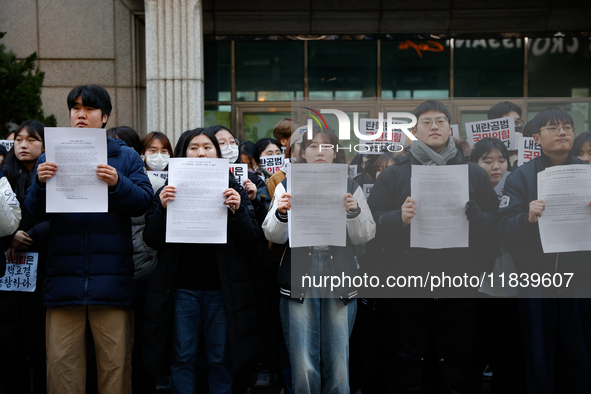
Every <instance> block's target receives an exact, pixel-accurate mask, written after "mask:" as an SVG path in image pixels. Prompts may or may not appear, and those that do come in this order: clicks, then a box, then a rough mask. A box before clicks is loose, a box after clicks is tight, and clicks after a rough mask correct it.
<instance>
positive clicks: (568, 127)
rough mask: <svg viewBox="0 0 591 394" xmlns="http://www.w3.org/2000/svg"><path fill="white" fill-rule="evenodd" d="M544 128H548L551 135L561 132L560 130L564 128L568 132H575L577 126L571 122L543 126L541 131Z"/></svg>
mask: <svg viewBox="0 0 591 394" xmlns="http://www.w3.org/2000/svg"><path fill="white" fill-rule="evenodd" d="M542 130H548V133H550V135H554V136H556V135H558V134H559V133H560V130H564V132H565V133H566V134H574V133H575V128H574V126H573V125H570V124H565V125H561V126H555V125H553V126H548V127H543V128H541V129H540V131H542Z"/></svg>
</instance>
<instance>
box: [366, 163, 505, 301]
mask: <svg viewBox="0 0 591 394" xmlns="http://www.w3.org/2000/svg"><path fill="white" fill-rule="evenodd" d="M394 161H395V165H393V166H390V167H388V168H387V169H386V170H384V171H383V172H382V173H381V174H380V176H379V177H378V179H377V180H376V183H375V184H374V187H373V189H372V191H371V194H370V196H369V200H368V204H369V207H370V209H371V211H372V213H373V217H374V220H375V222H376V225H377V236H376V239H375V240H374V242H373V245H372V246H373V247H378V248H381V249H383V254H382V256H384V257H383V258H384V259H385V261H383V262H381V263H378V264H379V265H381V266H382V267H383V268H384V270H385V271H386V272H387V273H388V274H389V275H407V276H408V275H421V276H422V277H423V278H426V277H427V274H430V275H431V276H433V275H441V274H442V273H445V275H448V276H453V275H460V276H462V277H463V276H464V274H467V275H468V276H472V275H479V274H480V272H481V271H483V270H484V269H486V268H488V267H492V265H493V263H494V260H495V257H496V255H497V252H498V243H497V242H494V241H493V240H494V239H495V234H496V229H497V223H498V221H497V207H498V205H499V202H498V201H499V200H498V198H497V194H496V193H495V191H494V189H493V187H492V184H491V182H490V180H489V178H488V175H487V174H486V172H485V171H484V169H482V168H481V167H479V166H478V165H477V164H475V163H472V162H470V161H468V160H467V159H466V158H464V156H463V155H462V153H461V152H459V151H458V154H457V155H456V156H455V157H454V158H453V159H451V160H450V161H449V162H448V163H447V165H459V164H468V177H469V193H470V194H469V197H470V200H474V201H476V203H477V205H478V206H479V207H480V209H481V210H482V212H483V214H484V217H485V225H484V228H483V229H481V230H474V229H473V228H472V227H470V233H469V245H470V246H469V247H468V248H448V249H425V248H411V247H410V226H412V225H413V223H412V221H411V224H410V226H406V227H404V226H403V225H402V217H401V206H402V205H403V204H404V201H405V200H406V198H407V197H409V196H410V195H411V190H410V177H411V165H421V163H420V162H419V161H418V160H416V159H415V158H414V156H412V155H410V154H408V155H406V156H398V157H396V158H395V160H394ZM391 291H393V292H397V291H403V293H404V295H411V293H412V295H413V296H416V297H450V296H451V297H455V296H459V295H464V296H470V295H473V296H476V295H477V294H478V290H477V289H476V288H465V289H461V290H460V289H455V290H454V291H449V289H445V290H444V289H440V290H438V291H436V292H431V291H430V288H429V285H428V286H427V288H426V289H416V288H415V289H413V288H404V289H399V288H393V289H392V290H391ZM460 292H461V293H462V294H460ZM401 296H402V294H401Z"/></svg>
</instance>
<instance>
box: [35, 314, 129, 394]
mask: <svg viewBox="0 0 591 394" xmlns="http://www.w3.org/2000/svg"><path fill="white" fill-rule="evenodd" d="M87 319H88V322H89V325H90V329H91V332H92V337H93V338H94V343H95V352H96V364H97V375H98V386H99V387H98V389H99V390H98V391H99V393H100V394H129V393H131V351H132V348H133V311H132V309H131V307H129V308H124V307H112V306H68V307H58V308H47V316H46V321H45V325H46V339H47V392H48V393H49V394H83V393H84V392H85V391H86V320H87Z"/></svg>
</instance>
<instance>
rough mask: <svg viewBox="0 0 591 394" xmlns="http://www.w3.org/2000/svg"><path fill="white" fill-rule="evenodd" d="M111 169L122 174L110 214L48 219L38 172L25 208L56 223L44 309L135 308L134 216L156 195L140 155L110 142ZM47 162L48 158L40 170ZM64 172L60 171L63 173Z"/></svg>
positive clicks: (112, 189)
mask: <svg viewBox="0 0 591 394" xmlns="http://www.w3.org/2000/svg"><path fill="white" fill-rule="evenodd" d="M107 158H108V164H109V165H110V166H112V167H114V168H115V169H117V173H118V175H119V181H118V183H117V185H116V186H114V187H109V210H108V212H106V213H58V214H46V212H45V211H46V209H45V202H46V189H45V184H44V183H41V182H39V179H38V178H37V175H36V173H35V181H34V182H33V183H32V185H31V187H30V188H29V191H28V192H27V195H26V197H25V209H26V210H27V211H28V212H29V213H30V214H31V215H32V216H33V217H34V218H36V219H37V220H38V221H42V220H47V219H49V218H51V237H50V239H49V246H48V259H47V269H46V274H47V275H46V278H45V280H44V283H43V289H44V301H45V302H44V305H45V306H47V307H60V306H72V305H106V306H130V305H131V300H132V297H133V293H134V287H135V281H134V278H133V271H134V266H133V245H132V240H131V217H135V216H141V215H143V214H144V213H145V212H146V210H147V209H148V207H149V205H150V201H151V200H152V196H153V195H154V192H153V190H152V186H151V185H150V181H149V179H148V176H147V175H146V170H145V168H144V163H143V161H142V159H141V158H140V156H139V155H138V154H137V153H136V152H135V151H134V150H133V149H131V148H129V147H128V146H126V145H125V143H124V142H123V141H121V140H116V139H112V138H107ZM44 162H45V154H43V155H41V157H39V160H37V166H39V164H41V163H44ZM58 171H59V169H58Z"/></svg>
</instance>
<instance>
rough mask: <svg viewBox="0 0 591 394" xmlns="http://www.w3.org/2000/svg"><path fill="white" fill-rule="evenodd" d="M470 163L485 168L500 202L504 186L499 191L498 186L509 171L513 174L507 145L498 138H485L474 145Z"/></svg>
mask: <svg viewBox="0 0 591 394" xmlns="http://www.w3.org/2000/svg"><path fill="white" fill-rule="evenodd" d="M470 161H472V162H473V163H476V164H478V165H479V166H480V167H482V168H484V170H485V171H486V174H487V175H488V178H489V179H490V182H491V183H492V187H493V188H495V191H496V192H497V195H498V196H499V200H500V199H501V197H502V196H503V188H502V186H503V185H501V187H500V188H498V190H497V185H498V184H499V182H501V180H502V179H503V177H504V176H505V173H506V172H507V171H509V172H511V162H510V160H509V151H508V150H507V147H506V146H505V144H504V143H502V142H501V140H499V139H498V138H483V139H481V140H480V141H478V142H477V143H476V144H474V148H472V152H471V153H470ZM503 182H504V181H503Z"/></svg>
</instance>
